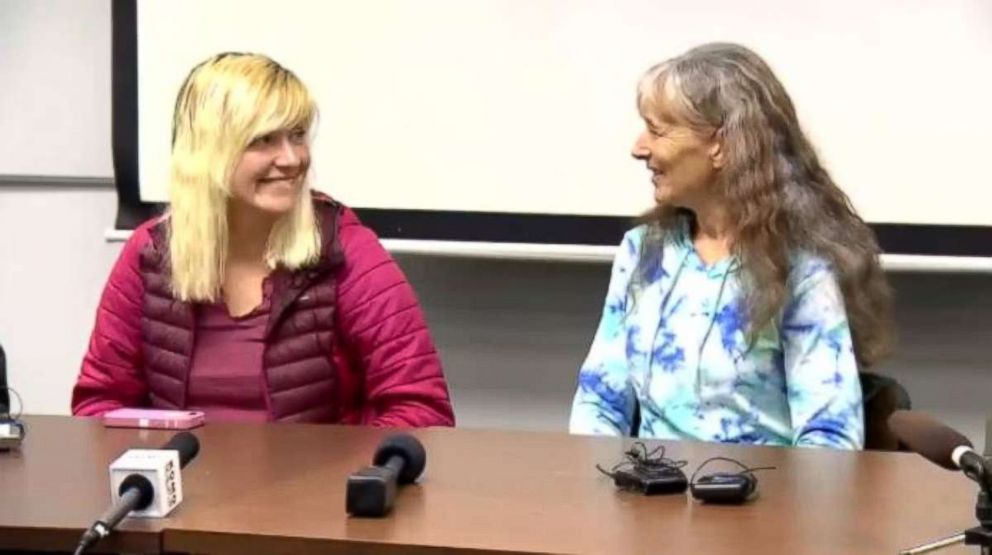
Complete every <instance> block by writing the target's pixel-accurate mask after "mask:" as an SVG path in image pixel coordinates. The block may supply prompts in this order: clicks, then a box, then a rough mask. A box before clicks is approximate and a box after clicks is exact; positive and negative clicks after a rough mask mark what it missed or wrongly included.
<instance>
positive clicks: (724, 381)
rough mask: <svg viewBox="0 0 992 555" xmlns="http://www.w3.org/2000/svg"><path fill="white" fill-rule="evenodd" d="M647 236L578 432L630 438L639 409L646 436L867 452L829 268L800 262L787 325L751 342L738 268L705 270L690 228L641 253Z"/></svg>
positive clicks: (609, 302) (578, 407) (604, 332)
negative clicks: (864, 448) (636, 412)
mask: <svg viewBox="0 0 992 555" xmlns="http://www.w3.org/2000/svg"><path fill="white" fill-rule="evenodd" d="M646 231H647V228H646V227H645V226H641V227H638V228H636V229H633V230H631V231H629V232H628V233H627V234H626V235H625V236H624V240H623V243H622V244H621V247H620V249H619V250H618V253H617V256H616V259H615V261H614V263H613V273H612V277H611V278H610V286H609V291H608V293H607V296H606V305H605V308H604V309H603V317H602V319H601V321H600V323H599V328H598V329H597V331H596V336H595V338H594V340H593V344H592V348H591V349H590V351H589V355H588V357H587V358H586V361H585V363H584V364H583V366H582V369H581V371H580V372H579V385H578V391H577V392H576V394H575V400H574V403H573V406H572V415H571V420H570V424H569V428H570V430H571V431H572V433H582V434H607V435H631V434H632V433H633V432H635V430H631V427H632V425H633V420H634V411H635V410H636V409H637V407H638V406H639V410H640V427H639V429H637V430H636V433H637V435H638V436H639V437H646V438H661V439H692V440H702V441H721V442H730V443H754V444H767V445H817V446H829V447H837V448H846V449H860V448H861V447H862V446H863V444H864V417H863V414H862V402H861V386H860V382H859V380H858V368H857V363H856V361H855V356H854V350H853V346H852V342H851V332H850V328H849V327H848V323H847V316H846V313H845V311H844V299H843V296H842V295H841V292H840V288H839V286H838V284H837V280H836V278H835V277H834V275H833V272H832V271H831V269H830V267H829V265H828V264H827V263H826V262H825V261H824V260H822V259H820V258H817V257H813V256H810V255H803V254H797V255H795V256H793V257H792V269H791V272H790V276H789V279H788V288H789V293H788V298H787V300H786V304H785V308H784V310H783V311H782V313H781V317H780V318H778V319H777V320H776V321H775V323H774V324H772V325H769V326H767V327H766V329H764V330H762V332H761V333H759V334H757V336H756V337H755V338H754V340H753V342H752V343H753V344H750V345H749V341H748V337H747V336H746V327H747V326H746V321H745V318H746V312H745V310H744V308H743V303H742V291H741V283H740V272H739V264H738V262H737V260H736V259H735V258H733V257H729V258H726V259H724V260H722V261H720V262H717V263H715V264H712V265H707V264H705V263H704V262H703V261H702V260H701V259H700V258H699V257H698V255H697V254H696V251H695V249H694V248H693V246H692V242H691V240H690V238H689V232H688V225H687V223H686V222H683V225H682V226H681V228H680V229H679V230H678V231H677V232H676V233H672V234H670V235H669V237H668V238H667V239H666V240H665V243H664V245H663V247H662V249H661V251H662V252H660V253H659V252H642V248H641V247H642V243H643V241H644V236H645V233H646ZM656 250H657V249H656ZM642 256H643V257H650V258H649V259H646V260H644V261H643V264H642V265H641V266H640V267H639V266H638V261H639V258H640V257H642ZM635 273H636V274H637V275H638V276H641V278H640V279H637V280H636V281H635V285H634V286H633V287H632V286H631V279H632V278H633V277H634V276H635Z"/></svg>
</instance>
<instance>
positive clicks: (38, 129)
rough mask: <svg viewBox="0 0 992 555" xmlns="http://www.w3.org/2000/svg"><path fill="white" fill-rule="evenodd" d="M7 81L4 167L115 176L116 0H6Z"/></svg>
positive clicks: (1, 9) (1, 12) (1, 112)
mask: <svg viewBox="0 0 992 555" xmlns="http://www.w3.org/2000/svg"><path fill="white" fill-rule="evenodd" d="M0 83H2V84H3V85H2V86H0V129H2V130H4V132H3V133H0V174H4V175H47V176H69V177H84V176H85V177H104V178H105V177H108V176H110V175H113V173H114V169H113V166H112V165H111V156H110V149H109V148H107V145H109V144H110V0H0ZM11 130H17V131H16V132H12V131H11ZM53 152H57V153H58V155H57V156H53V155H52V153H53Z"/></svg>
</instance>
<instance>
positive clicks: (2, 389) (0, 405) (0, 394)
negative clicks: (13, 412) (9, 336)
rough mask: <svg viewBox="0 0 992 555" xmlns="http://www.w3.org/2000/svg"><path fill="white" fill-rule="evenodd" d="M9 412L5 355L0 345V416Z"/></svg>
mask: <svg viewBox="0 0 992 555" xmlns="http://www.w3.org/2000/svg"><path fill="white" fill-rule="evenodd" d="M9 414H10V393H8V392H7V355H5V354H4V352H3V345H0V418H3V417H5V416H7V415H9Z"/></svg>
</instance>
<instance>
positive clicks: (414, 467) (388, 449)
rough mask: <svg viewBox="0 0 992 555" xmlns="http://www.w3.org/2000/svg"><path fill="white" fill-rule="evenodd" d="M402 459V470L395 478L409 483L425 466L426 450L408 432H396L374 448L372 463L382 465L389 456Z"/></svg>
mask: <svg viewBox="0 0 992 555" xmlns="http://www.w3.org/2000/svg"><path fill="white" fill-rule="evenodd" d="M394 456H396V457H400V458H402V459H403V462H404V465H403V471H402V472H401V473H400V475H399V476H398V477H397V478H396V480H397V481H398V482H399V483H400V484H410V483H413V482H415V481H416V480H417V478H419V477H420V474H421V473H423V471H424V467H425V466H427V451H425V450H424V446H423V445H422V444H421V443H420V441H419V440H418V439H417V438H415V437H413V436H412V435H410V434H396V435H391V436H389V437H387V438H386V439H384V440H382V443H380V444H379V448H378V449H376V450H375V458H374V459H372V464H374V465H376V466H383V465H385V464H386V462H387V461H388V460H389V459H390V457H394Z"/></svg>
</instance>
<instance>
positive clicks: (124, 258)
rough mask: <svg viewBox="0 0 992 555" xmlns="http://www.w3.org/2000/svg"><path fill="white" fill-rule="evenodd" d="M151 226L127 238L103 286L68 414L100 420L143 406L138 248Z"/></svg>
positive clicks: (145, 389) (144, 403)
mask: <svg viewBox="0 0 992 555" xmlns="http://www.w3.org/2000/svg"><path fill="white" fill-rule="evenodd" d="M149 225H150V223H149V224H145V225H143V226H141V227H139V228H138V229H136V230H135V232H134V233H133V234H132V235H131V238H130V239H129V240H128V242H127V243H126V244H125V245H124V248H123V250H122V251H121V254H120V256H119V257H118V258H117V262H116V263H115V264H114V268H113V270H111V272H110V278H109V279H108V280H107V284H106V285H105V286H104V289H103V295H102V296H101V297H100V305H99V307H98V308H97V311H96V324H95V325H94V326H93V332H92V334H91V335H90V342H89V347H88V348H87V350H86V354H85V356H84V357H83V366H82V369H81V370H80V372H79V377H78V378H77V379H76V386H75V387H74V388H73V390H72V413H73V414H75V415H77V416H99V415H102V414H103V413H105V412H108V411H110V410H113V409H116V408H121V407H140V406H144V405H146V404H147V402H148V401H147V396H148V387H147V384H146V383H145V380H144V377H143V375H142V373H141V352H140V351H141V299H142V295H143V293H144V285H143V283H142V281H141V275H140V273H139V263H140V256H141V249H142V248H143V247H144V246H145V245H146V244H147V243H148V242H149V241H150V240H151V238H150V236H149V234H148V227H149Z"/></svg>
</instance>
